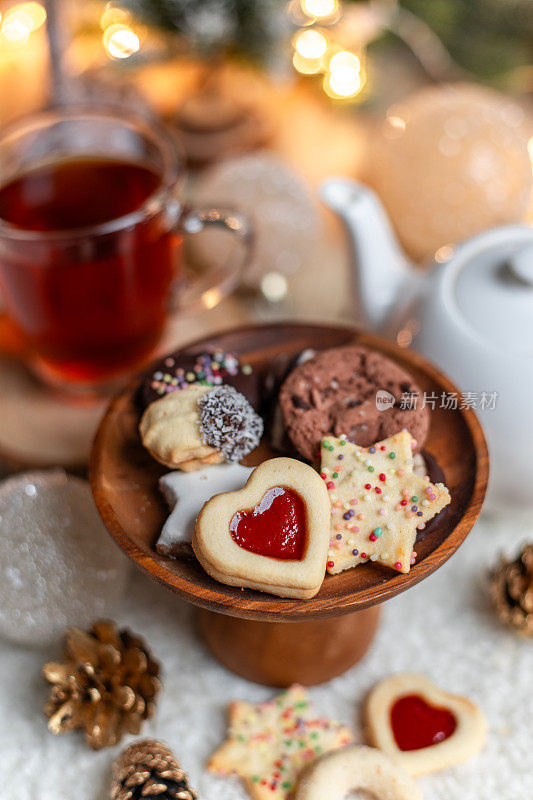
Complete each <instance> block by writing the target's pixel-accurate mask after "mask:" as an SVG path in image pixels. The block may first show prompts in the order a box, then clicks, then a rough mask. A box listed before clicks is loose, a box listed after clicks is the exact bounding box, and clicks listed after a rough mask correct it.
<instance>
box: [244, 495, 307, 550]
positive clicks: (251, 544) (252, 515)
mask: <svg viewBox="0 0 533 800" xmlns="http://www.w3.org/2000/svg"><path fill="white" fill-rule="evenodd" d="M229 529H230V532H231V536H232V539H233V540H234V541H235V542H236V543H237V544H238V545H239V547H242V548H244V550H249V551H250V552H251V553H257V554H258V555H260V556H268V557H269V558H279V559H284V560H293V561H300V560H301V559H302V558H303V556H304V553H305V548H306V544H307V530H306V512H305V504H304V501H303V500H302V498H301V497H300V495H298V494H297V493H296V492H294V491H293V490H292V489H288V488H286V487H284V486H274V487H272V489H269V490H268V492H266V494H265V495H264V497H263V499H262V500H261V502H260V503H259V505H257V506H256V507H255V508H253V509H251V510H250V511H237V513H236V514H235V515H234V516H233V518H232V520H231V522H230V524H229Z"/></svg>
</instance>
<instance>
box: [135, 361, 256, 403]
mask: <svg viewBox="0 0 533 800" xmlns="http://www.w3.org/2000/svg"><path fill="white" fill-rule="evenodd" d="M164 366H165V367H166V370H163V369H158V370H157V371H156V372H154V374H153V375H152V378H151V381H150V387H151V388H152V389H153V390H154V392H156V394H159V395H164V394H167V393H168V392H175V391H178V390H180V389H185V388H186V387H187V386H190V385H191V383H199V384H200V385H201V386H220V385H221V384H222V383H224V378H225V377H226V376H228V375H233V376H235V375H238V373H239V370H240V371H241V372H242V373H243V375H251V374H252V371H253V370H252V367H251V366H250V364H243V365H242V366H241V365H240V363H239V359H238V358H237V356H236V355H235V353H226V352H223V351H220V350H214V351H213V352H212V353H210V352H205V353H200V354H199V355H198V357H197V358H196V361H195V363H194V366H193V367H192V368H191V369H187V370H185V369H183V368H182V367H179V366H177V364H176V360H175V359H174V358H173V357H172V356H169V357H168V358H166V359H165V361H164Z"/></svg>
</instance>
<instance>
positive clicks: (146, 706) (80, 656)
mask: <svg viewBox="0 0 533 800" xmlns="http://www.w3.org/2000/svg"><path fill="white" fill-rule="evenodd" d="M43 675H44V677H45V678H46V680H47V681H48V682H49V683H51V684H52V688H51V690H50V695H49V697H48V701H47V703H46V705H45V707H44V713H45V714H46V716H47V717H48V718H49V719H48V728H49V730H51V731H52V733H56V734H57V733H65V732H66V731H72V730H76V729H83V730H85V737H86V739H87V742H88V744H89V745H90V746H91V747H92V748H93V749H94V750H99V749H100V748H102V747H108V746H110V745H114V744H116V743H117V742H118V741H120V739H121V738H122V735H123V734H124V733H139V731H140V729H141V725H142V723H143V721H144V720H145V719H148V718H149V717H151V716H152V714H153V712H154V707H155V699H156V696H157V693H158V692H159V690H160V688H161V684H160V682H159V678H158V675H159V664H158V663H157V662H156V661H154V660H153V659H152V657H151V655H150V653H149V651H148V650H147V648H146V646H145V644H144V642H143V640H142V639H140V638H139V637H137V636H135V635H134V634H132V633H131V632H130V631H128V630H121V631H119V630H117V628H116V626H115V625H114V623H113V622H110V621H106V620H100V621H98V622H95V623H94V624H93V626H92V628H91V629H90V630H89V631H87V632H85V631H81V630H78V629H77V628H72V629H71V630H69V631H67V633H66V638H65V650H64V661H63V662H61V663H56V662H53V661H50V662H49V663H48V664H45V665H44V667H43Z"/></svg>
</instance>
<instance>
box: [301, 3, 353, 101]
mask: <svg viewBox="0 0 533 800" xmlns="http://www.w3.org/2000/svg"><path fill="white" fill-rule="evenodd" d="M288 13H289V16H290V17H291V19H292V21H293V22H294V23H295V24H296V25H297V26H298V28H297V30H296V33H295V34H294V36H293V38H292V45H293V48H294V53H293V57H292V63H293V66H294V68H295V69H296V70H297V72H299V73H301V74H302V75H322V76H323V77H322V86H323V89H324V91H325V93H326V94H327V95H328V96H329V97H331V98H332V99H334V100H353V99H354V98H356V97H357V96H358V95H359V94H360V93H361V91H362V90H363V88H364V86H365V83H366V69H365V44H364V42H363V41H359V42H358V43H357V46H356V47H353V46H352V47H350V48H349V49H348V48H347V47H345V46H344V41H343V36H342V35H341V32H340V30H339V27H340V26H339V24H338V23H339V20H340V19H341V17H342V14H343V8H342V3H341V1H340V0H291V2H289V5H288Z"/></svg>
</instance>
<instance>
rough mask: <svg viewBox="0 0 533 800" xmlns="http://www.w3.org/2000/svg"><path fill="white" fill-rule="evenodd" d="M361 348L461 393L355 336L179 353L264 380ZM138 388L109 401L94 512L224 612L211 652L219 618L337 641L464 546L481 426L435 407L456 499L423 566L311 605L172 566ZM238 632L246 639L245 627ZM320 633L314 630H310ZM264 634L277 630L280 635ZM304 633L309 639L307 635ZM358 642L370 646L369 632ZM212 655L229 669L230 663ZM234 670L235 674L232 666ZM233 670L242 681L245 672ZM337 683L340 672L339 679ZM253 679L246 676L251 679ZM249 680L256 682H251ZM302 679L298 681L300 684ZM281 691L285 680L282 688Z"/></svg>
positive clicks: (129, 549) (372, 577)
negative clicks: (214, 354)
mask: <svg viewBox="0 0 533 800" xmlns="http://www.w3.org/2000/svg"><path fill="white" fill-rule="evenodd" d="M355 343H357V344H361V345H365V346H366V347H369V348H373V349H375V350H378V351H379V352H381V353H384V354H385V355H386V356H388V357H389V358H391V359H392V360H394V361H395V362H397V363H398V364H400V366H402V367H404V368H405V369H406V370H407V371H409V372H410V373H411V375H412V376H413V377H414V379H415V381H416V382H417V383H418V384H419V386H420V388H421V390H422V391H427V392H434V393H435V394H436V396H437V397H438V398H440V396H441V394H442V392H446V393H448V392H457V389H456V387H455V386H454V385H453V384H452V383H451V381H449V380H448V378H446V377H445V376H444V375H443V374H442V373H441V372H440V371H439V370H438V369H437V368H436V367H434V366H432V365H431V364H429V363H428V362H427V361H425V359H423V358H422V357H421V356H419V355H417V354H416V353H413V352H412V351H410V350H403V349H400V348H398V347H396V346H395V345H393V344H391V343H389V342H387V341H385V340H383V339H380V338H379V337H377V336H373V335H370V334H367V333H361V332H358V331H356V330H354V329H353V328H343V327H325V326H319V325H304V324H294V325H293V324H273V325H262V326H249V327H243V328H238V329H236V330H233V331H230V332H227V333H223V334H220V335H218V336H211V337H209V338H208V339H203V340H201V341H197V342H194V343H193V344H191V345H189V346H188V347H187V348H184V350H183V352H197V351H199V350H202V349H204V348H205V346H206V345H216V347H218V348H220V349H222V350H226V351H233V352H236V353H238V354H239V356H241V357H242V359H243V360H244V361H245V362H248V363H250V364H251V365H252V366H253V368H254V371H257V372H264V371H265V370H266V369H267V368H268V367H269V365H270V364H271V363H272V360H273V359H274V358H275V357H276V356H278V355H280V354H297V353H298V352H300V351H301V350H303V349H305V348H316V349H324V348H329V347H336V346H339V345H345V344H355ZM137 386H138V380H137V381H136V382H134V383H132V384H131V385H130V386H128V387H127V388H126V389H125V390H124V391H122V392H121V393H120V394H119V395H118V396H117V397H115V398H114V400H112V402H111V404H110V406H109V408H108V410H107V413H106V414H105V416H104V418H103V420H102V422H101V424H100V427H99V429H98V432H97V434H96V438H95V441H94V445H93V450H92V455H91V464H90V480H91V485H92V489H93V493H94V498H95V501H96V505H97V507H98V509H99V511H100V514H101V516H102V518H103V521H104V523H105V525H106V527H107V529H108V530H109V532H110V533H111V535H112V536H113V537H114V538H115V540H116V542H117V543H118V545H119V546H120V547H121V548H122V549H123V550H124V551H125V552H126V553H127V554H128V555H129V556H130V558H132V559H133V560H134V561H135V563H136V564H137V565H138V566H139V567H141V569H143V570H145V571H146V572H148V573H149V574H150V575H151V576H152V577H153V578H155V579H156V580H158V581H159V582H161V583H162V584H164V585H165V586H166V587H167V588H169V589H170V590H171V591H173V592H176V594H178V595H179V596H180V597H182V598H184V599H185V600H187V601H188V602H190V603H193V604H194V605H196V606H200V607H201V608H203V609H207V610H208V611H211V612H218V614H216V617H217V618H218V619H217V620H211V622H212V624H207V623H206V622H205V621H206V620H210V619H211V617H212V616H213V615H211V617H210V616H209V615H206V614H205V613H204V614H203V615H202V617H201V619H202V620H203V622H202V628H203V632H204V635H206V636H207V638H208V641H209V638H210V636H211V638H213V630H212V628H213V626H214V625H215V622H216V624H217V627H218V630H219V633H218V634H217V642H218V644H216V645H215V644H214V643H213V641H209V644H210V646H211V647H212V649H213V650H215V651H217V650H218V651H221V650H224V647H223V642H224V641H227V636H228V635H234V634H235V633H236V629H230V628H228V626H229V625H231V623H230V621H229V620H228V619H227V618H226V620H225V621H223V619H222V618H220V616H219V615H220V614H223V615H229V616H230V617H237V618H239V621H241V622H245V621H246V620H257V621H261V622H263V623H276V622H301V623H307V622H309V621H320V620H324V621H326V619H327V620H328V626H327V631H328V632H329V633H328V636H331V633H332V628H331V623H332V621H333V620H332V619H331V618H335V617H340V616H341V615H345V614H351V613H354V612H360V611H362V610H363V609H368V608H370V607H373V606H376V605H377V604H380V603H382V602H383V601H385V600H387V599H388V598H390V597H393V596H394V595H396V594H398V593H399V592H402V591H404V590H405V589H408V588H409V587H410V586H413V585H414V584H416V583H418V582H419V581H421V580H422V579H423V578H425V577H426V576H427V575H430V574H431V573H432V572H434V571H435V570H436V569H437V568H438V567H440V566H441V564H443V563H444V562H445V561H446V560H447V559H448V558H450V556H451V555H453V553H455V551H456V550H457V548H458V547H459V546H460V545H461V543H462V542H463V541H464V539H465V537H466V535H467V534H468V532H469V531H470V529H471V528H472V526H473V524H474V522H475V520H476V518H477V516H478V514H479V511H480V509H481V505H482V502H483V497H484V494H485V489H486V485H487V479H488V472H489V467H488V454H487V447H486V443H485V438H484V435H483V431H482V429H481V426H480V424H479V422H478V420H477V417H476V415H475V413H474V411H472V409H458V410H446V409H442V408H438V407H436V408H435V410H433V411H432V412H431V429H430V433H429V438H428V440H427V442H426V445H425V448H426V449H427V450H428V451H429V452H430V453H431V454H432V455H433V456H435V458H436V459H437V461H438V463H439V465H440V466H441V467H442V469H443V470H444V473H445V478H446V485H447V486H448V488H449V489H450V492H451V497H452V500H451V504H450V506H449V508H448V511H447V513H446V514H445V515H444V516H443V518H442V520H441V521H440V522H439V524H438V525H437V526H436V528H435V529H434V530H433V531H432V532H431V533H430V534H428V536H427V537H426V538H425V539H424V540H423V541H422V542H419V543H418V544H417V546H416V550H417V554H418V557H417V561H416V564H415V565H414V566H413V567H412V568H411V571H410V572H409V573H408V574H401V573H396V572H393V571H392V570H389V569H387V568H386V567H382V566H380V565H378V564H375V563H371V564H370V563H369V564H364V565H360V566H358V567H357V568H356V569H351V570H347V571H345V572H342V573H340V574H339V575H327V576H326V578H325V580H324V584H323V586H322V588H321V590H320V592H319V593H318V594H317V595H316V596H315V597H313V598H312V599H311V600H286V599H280V598H276V597H272V596H270V595H267V594H263V593H260V592H255V591H251V590H248V589H246V590H239V589H236V588H233V587H230V586H225V585H223V584H221V583H217V582H216V581H214V580H213V579H212V578H210V577H209V575H207V574H206V573H205V572H204V571H203V569H202V568H201V567H200V565H199V564H198V562H197V561H196V560H194V559H187V558H184V559H181V560H179V561H176V560H174V559H171V558H168V557H164V556H161V555H159V554H158V553H157V552H156V551H155V549H154V543H155V541H156V540H157V537H158V535H159V532H160V529H161V526H162V523H163V521H164V519H165V518H166V516H168V509H167V508H166V505H165V503H164V501H163V499H162V497H161V495H160V492H159V490H158V487H157V481H158V478H159V477H160V476H161V475H162V474H164V473H165V472H168V470H167V469H165V468H164V467H162V466H161V465H159V464H158V463H157V462H155V461H154V460H153V459H152V458H151V457H150V456H149V455H148V453H147V451H146V450H145V449H144V448H143V447H142V445H141V442H140V439H139V435H138V432H137V425H138V422H139V411H138V409H137V408H136V406H135V403H134V393H135V390H136V388H137ZM437 405H438V404H437ZM273 455H275V453H274V452H273V451H272V450H271V449H270V448H269V446H268V445H267V444H261V446H260V447H259V448H258V449H257V450H256V451H254V453H253V454H252V455H251V456H250V457H249V458H248V459H247V461H246V463H247V464H248V465H249V466H253V465H257V464H259V463H261V462H262V461H264V460H265V459H267V458H270V457H272V456H273ZM365 620H367V623H365V624H366V625H367V628H369V631H370V628H372V631H371V632H369V637H370V638H371V634H372V633H373V629H374V628H375V625H376V614H373V615H372V614H367V615H366V616H365ZM360 621H361V623H362V622H363V616H361V619H360ZM235 622H236V621H235ZM277 627H278V628H279V627H280V626H277ZM289 627H292V626H289ZM206 629H208V630H206ZM241 629H242V630H244V628H243V626H241ZM318 629H319V627H318V626H316V625H315V627H314V630H316V631H318ZM250 630H251V631H252V632H255V633H258V632H259V630H260V629H259V628H257V627H253V626H252V628H251V629H250V626H248V633H247V634H246V637H245V638H246V639H247V640H248V641H249V638H250ZM266 630H267V628H265V629H264V631H263V634H264V633H265V631H266ZM268 630H271V631H274V628H272V629H268ZM306 630H307V632H308V633H309V630H310V629H306ZM303 632H304V631H303V629H302V634H303ZM325 632H326V628H324V633H325ZM278 633H279V632H278ZM288 633H289V632H288V631H287V634H288ZM361 637H362V638H364V636H363V631H361ZM278 638H279V636H278ZM285 638H286V637H285ZM367 638H368V637H367ZM367 644H368V643H367ZM354 646H355V642H354ZM226 649H227V648H226ZM245 650H246V647H245V645H244V642H243V651H245ZM315 652H316V650H315ZM216 654H217V655H218V656H219V658H222V660H224V661H225V662H226V663H227V662H228V657H227V654H225V653H224V652H222V655H221V652H217V653H216ZM352 654H353V653H352ZM359 655H360V653H359ZM238 658H240V656H239V657H238ZM349 659H350V656H349V655H348V654H347V660H348V661H349ZM230 666H231V667H232V668H233V669H235V665H231V664H230ZM345 668H346V667H345ZM254 669H255V667H254ZM254 669H252V673H254ZM236 671H240V672H241V674H245V672H244V671H243V670H242V669H237V670H236ZM289 671H290V670H289ZM339 671H342V670H339ZM291 674H292V673H291ZM328 674H329V673H328ZM333 674H337V673H336V672H335V671H334V672H333ZM247 677H250V671H248V674H247ZM253 677H254V679H256V680H257V679H260V678H257V675H256V674H255V673H254V674H253ZM298 679H301V676H300V675H299V676H298ZM265 682H269V683H272V682H275V683H276V685H278V684H279V683H281V682H282V681H281V679H279V680H278V679H276V680H274V681H273V680H271V679H268V680H265ZM283 682H286V681H285V680H284V679H283ZM304 682H315V680H311V679H310V680H307V681H306V680H305V678H304Z"/></svg>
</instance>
